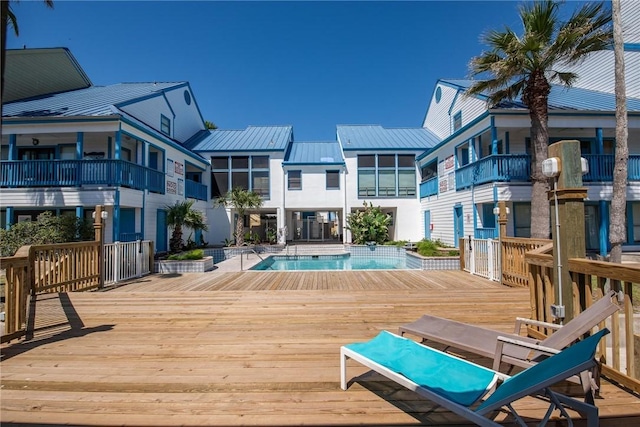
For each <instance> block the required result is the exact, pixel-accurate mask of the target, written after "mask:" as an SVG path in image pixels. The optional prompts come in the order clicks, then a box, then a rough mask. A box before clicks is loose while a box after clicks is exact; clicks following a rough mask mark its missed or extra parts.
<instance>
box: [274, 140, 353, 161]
mask: <svg viewBox="0 0 640 427" xmlns="http://www.w3.org/2000/svg"><path fill="white" fill-rule="evenodd" d="M282 164H283V165H285V166H286V165H344V164H345V163H344V158H343V157H342V150H341V149H340V144H338V141H313V142H298V141H296V142H293V143H292V144H291V145H290V146H289V150H288V152H287V155H286V156H285V158H284V162H283V163H282Z"/></svg>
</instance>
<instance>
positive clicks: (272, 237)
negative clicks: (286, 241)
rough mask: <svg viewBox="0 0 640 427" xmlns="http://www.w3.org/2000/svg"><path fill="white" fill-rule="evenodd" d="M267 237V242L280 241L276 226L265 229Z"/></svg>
mask: <svg viewBox="0 0 640 427" xmlns="http://www.w3.org/2000/svg"><path fill="white" fill-rule="evenodd" d="M265 237H266V239H267V242H269V243H271V244H274V243H276V242H277V241H278V232H277V231H276V229H275V228H270V227H269V228H267V229H266V230H265Z"/></svg>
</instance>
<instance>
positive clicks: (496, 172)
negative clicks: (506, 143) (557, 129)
mask: <svg viewBox="0 0 640 427" xmlns="http://www.w3.org/2000/svg"><path fill="white" fill-rule="evenodd" d="M530 176H531V160H530V156H529V155H527V154H495V155H493V156H487V157H484V158H482V159H480V160H478V161H476V162H473V163H470V164H468V165H465V166H463V167H461V168H459V169H458V170H456V190H461V189H463V188H467V187H470V186H472V185H480V184H486V183H490V182H513V181H524V182H526V181H529V178H530Z"/></svg>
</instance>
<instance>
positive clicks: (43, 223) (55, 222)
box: [0, 212, 95, 256]
mask: <svg viewBox="0 0 640 427" xmlns="http://www.w3.org/2000/svg"><path fill="white" fill-rule="evenodd" d="M94 236H95V234H94V232H93V225H92V223H91V221H89V220H85V219H82V218H77V217H75V216H71V215H62V216H54V215H53V213H51V212H43V213H41V214H40V215H38V219H37V220H36V221H23V222H19V223H17V224H13V225H12V226H11V228H10V229H9V230H5V229H0V256H12V255H13V254H15V253H16V251H17V250H18V249H20V247H22V246H25V245H49V244H53V243H67V242H77V241H87V240H93V239H94Z"/></svg>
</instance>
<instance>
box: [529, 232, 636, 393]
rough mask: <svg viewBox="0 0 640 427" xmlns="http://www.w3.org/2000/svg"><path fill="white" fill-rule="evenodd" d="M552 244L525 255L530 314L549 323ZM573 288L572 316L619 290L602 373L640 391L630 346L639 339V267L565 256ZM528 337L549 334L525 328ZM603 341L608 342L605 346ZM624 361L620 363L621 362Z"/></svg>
mask: <svg viewBox="0 0 640 427" xmlns="http://www.w3.org/2000/svg"><path fill="white" fill-rule="evenodd" d="M552 246H553V245H552V244H548V245H545V246H543V247H539V248H537V249H535V250H533V251H530V252H527V253H526V255H525V259H526V263H527V265H528V275H529V280H528V283H529V289H530V298H531V317H532V318H533V319H536V320H540V321H545V322H551V323H553V322H554V321H555V319H553V317H552V314H551V305H553V304H555V303H556V301H555V295H556V284H555V283H554V281H553V268H554V267H553V255H552V254H551V251H552V249H553V247H552ZM567 268H568V269H569V272H570V275H571V278H572V284H571V285H572V287H573V302H572V306H573V307H574V310H573V311H574V313H573V314H574V316H573V317H575V315H577V314H578V313H580V312H581V311H582V310H584V309H586V308H587V307H589V306H591V304H593V302H594V301H596V300H597V299H599V298H601V297H602V295H603V294H604V293H605V292H606V291H607V290H609V289H613V290H617V291H619V294H620V295H621V299H622V309H621V310H620V311H619V312H617V313H614V314H613V315H612V316H611V319H610V322H608V323H607V324H606V325H605V324H602V325H600V327H605V326H607V327H608V328H609V329H610V330H611V336H610V338H608V339H607V340H606V341H605V340H603V342H602V343H601V348H600V354H601V357H602V360H603V366H602V373H603V375H605V376H606V377H608V378H610V379H613V380H614V381H617V382H618V383H620V384H622V385H624V386H625V387H628V388H630V389H631V390H633V391H635V392H637V393H638V392H640V381H639V380H638V377H639V376H640V372H638V371H637V370H636V365H635V355H634V349H635V347H636V342H637V341H638V340H639V339H640V337H637V336H636V335H635V332H634V325H633V318H634V313H633V304H632V303H633V296H632V287H633V285H634V284H636V285H637V284H640V268H637V267H632V266H628V265H624V264H616V263H610V262H603V261H593V260H587V259H576V258H571V259H569V262H568V266H567ZM528 333H529V335H530V336H534V337H543V336H545V335H548V334H549V333H551V332H550V331H547V330H545V329H543V328H536V327H529V329H528ZM607 342H608V343H609V344H608V345H607ZM623 360H624V363H623Z"/></svg>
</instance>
